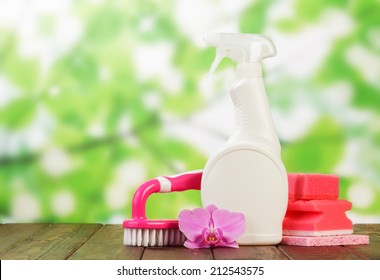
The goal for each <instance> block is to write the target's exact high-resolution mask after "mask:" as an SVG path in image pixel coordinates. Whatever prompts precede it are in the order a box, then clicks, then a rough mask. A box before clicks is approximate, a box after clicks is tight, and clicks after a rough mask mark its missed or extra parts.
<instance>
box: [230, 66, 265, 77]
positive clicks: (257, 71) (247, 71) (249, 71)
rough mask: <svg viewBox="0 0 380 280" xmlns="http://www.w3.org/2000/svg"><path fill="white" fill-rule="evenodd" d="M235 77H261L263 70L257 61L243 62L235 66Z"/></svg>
mask: <svg viewBox="0 0 380 280" xmlns="http://www.w3.org/2000/svg"><path fill="white" fill-rule="evenodd" d="M236 76H237V78H242V77H262V76H263V71H262V67H261V63H259V62H249V63H247V62H243V63H239V64H238V65H237V66H236Z"/></svg>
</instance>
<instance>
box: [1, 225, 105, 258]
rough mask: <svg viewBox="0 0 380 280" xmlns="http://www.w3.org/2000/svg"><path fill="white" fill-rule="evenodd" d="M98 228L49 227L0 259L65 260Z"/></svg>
mask: <svg viewBox="0 0 380 280" xmlns="http://www.w3.org/2000/svg"><path fill="white" fill-rule="evenodd" d="M100 227H102V225H99V224H86V225H84V224H55V225H50V226H48V227H46V228H45V229H43V230H42V231H40V232H38V233H37V234H35V235H33V236H31V237H30V238H27V239H25V240H24V241H22V242H20V243H18V244H17V246H16V247H12V248H10V249H9V250H5V251H4V252H2V253H1V254H0V259H3V260H4V259H16V260H20V259H22V260H24V259H46V260H61V259H66V258H68V257H69V256H70V255H71V254H72V253H73V252H74V251H75V250H76V249H77V248H78V247H80V246H81V245H82V244H83V243H84V242H85V241H86V240H87V239H88V238H90V237H91V235H93V234H94V233H95V232H96V231H97V230H98V229H99V228H100Z"/></svg>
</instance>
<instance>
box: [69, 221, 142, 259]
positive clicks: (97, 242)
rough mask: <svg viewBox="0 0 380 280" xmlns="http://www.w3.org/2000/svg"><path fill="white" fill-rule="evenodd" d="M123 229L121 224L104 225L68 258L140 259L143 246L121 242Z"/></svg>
mask: <svg viewBox="0 0 380 280" xmlns="http://www.w3.org/2000/svg"><path fill="white" fill-rule="evenodd" d="M123 235H124V229H123V227H122V226H121V225H105V226H103V227H102V228H101V229H100V230H98V231H97V232H96V233H95V234H94V235H93V236H91V238H90V239H89V240H88V241H87V242H86V243H85V244H83V246H81V247H80V248H79V249H78V250H77V251H75V253H74V254H73V255H71V256H70V258H69V259H70V260H80V259H81V260H140V259H141V258H142V255H143V252H144V247H128V246H125V245H124V244H123Z"/></svg>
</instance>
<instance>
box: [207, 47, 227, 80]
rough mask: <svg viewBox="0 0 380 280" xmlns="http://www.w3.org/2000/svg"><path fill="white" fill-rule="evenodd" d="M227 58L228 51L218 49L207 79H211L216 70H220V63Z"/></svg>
mask: <svg viewBox="0 0 380 280" xmlns="http://www.w3.org/2000/svg"><path fill="white" fill-rule="evenodd" d="M225 57H226V51H225V50H224V49H221V48H217V49H216V56H215V59H214V61H213V62H212V64H211V68H210V71H209V72H208V74H207V77H210V76H211V75H212V74H213V73H214V72H215V70H216V68H218V65H219V63H220V62H221V61H222V59H223V58H225Z"/></svg>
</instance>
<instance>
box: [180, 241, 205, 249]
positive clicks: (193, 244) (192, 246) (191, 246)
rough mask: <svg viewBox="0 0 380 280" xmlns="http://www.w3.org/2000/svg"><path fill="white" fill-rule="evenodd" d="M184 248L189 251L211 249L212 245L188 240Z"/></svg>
mask: <svg viewBox="0 0 380 280" xmlns="http://www.w3.org/2000/svg"><path fill="white" fill-rule="evenodd" d="M183 246H185V247H186V248H188V249H197V248H210V244H207V243H206V242H195V241H191V240H186V241H185V243H184V244H183Z"/></svg>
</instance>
